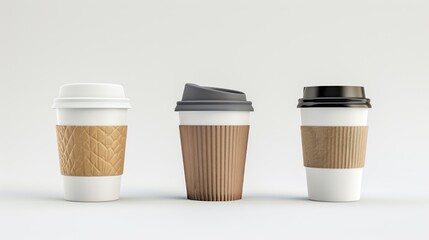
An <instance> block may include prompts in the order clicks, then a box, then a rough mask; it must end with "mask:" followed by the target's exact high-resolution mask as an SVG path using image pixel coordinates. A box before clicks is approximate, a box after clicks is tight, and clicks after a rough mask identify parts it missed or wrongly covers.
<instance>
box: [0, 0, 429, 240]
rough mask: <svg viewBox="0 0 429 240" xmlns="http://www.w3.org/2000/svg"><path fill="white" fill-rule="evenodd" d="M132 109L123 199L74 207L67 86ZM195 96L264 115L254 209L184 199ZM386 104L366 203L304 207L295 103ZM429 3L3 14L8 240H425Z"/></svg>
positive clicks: (62, 5) (372, 137)
mask: <svg viewBox="0 0 429 240" xmlns="http://www.w3.org/2000/svg"><path fill="white" fill-rule="evenodd" d="M73 82H111V83H119V84H122V85H124V87H125V91H126V94H127V96H128V97H129V98H131V99H132V105H133V109H132V110H131V111H130V114H129V139H128V142H127V153H126V163H125V174H124V176H123V183H122V193H121V196H122V198H121V199H120V200H119V201H115V202H109V203H73V202H66V201H64V200H63V199H62V197H63V195H62V194H63V189H62V178H61V175H60V172H59V161H58V154H57V147H56V136H55V123H56V122H55V112H54V110H52V109H51V108H50V107H51V105H52V100H53V98H54V97H56V96H57V94H58V89H59V87H60V85H61V84H64V83H73ZM186 82H193V83H198V84H201V85H208V86H216V87H224V88H232V89H237V90H242V91H244V92H246V94H247V96H248V99H249V100H251V101H253V102H254V107H255V112H254V113H253V114H252V127H251V132H250V140H249V148H248V158H247V165H246V175H245V183H244V184H245V185H244V199H243V200H241V201H235V202H227V203H210V202H196V201H189V200H186V199H185V184H184V176H183V166H182V160H181V150H180V143H179V134H178V133H179V132H178V126H177V125H178V116H177V113H175V112H174V111H173V109H174V107H175V102H176V101H177V100H179V99H180V98H181V94H182V91H183V86H184V84H185V83H186ZM320 84H347V85H349V84H352V85H362V86H365V88H366V92H367V96H368V97H370V98H371V100H372V102H373V109H372V110H371V112H370V116H369V126H370V132H369V133H370V134H369V142H368V151H367V164H366V168H365V172H364V180H363V188H362V200H361V201H360V202H355V203H319V202H311V201H308V200H306V194H307V193H306V182H305V170H304V167H303V166H302V156H301V143H300V133H299V125H300V122H299V110H298V109H297V108H296V104H297V99H298V98H299V97H300V96H301V94H302V88H303V87H304V86H308V85H320ZM428 91H429V2H427V1H425V0H421V1H417V0H415V1H413V0H403V1H401V0H392V1H387V0H386V1H381V0H366V1H347V0H346V1H344V0H341V1H340V0H338V1H333V0H325V1H317V0H299V1H298V0H295V1H287V0H282V1H249V0H246V1H244V0H243V1H236V0H228V1H224V0H217V1H201V0H200V1H198V0H195V1H189V0H183V1H162V0H154V1H106V0H104V1H101V0H100V1H93V0H85V1H54V0H52V1H40V0H27V1H23V0H16V1H12V0H0V98H1V99H0V109H1V117H0V128H1V129H0V130H1V131H0V239H37V238H40V239H78V238H79V239H156V238H160V239H161V238H163V239H173V238H174V239H233V238H234V239H245V238H248V239H286V238H287V239H300V238H303V239H310V237H313V238H318V239H346V238H347V239H364V237H365V239H427V238H428V237H429V234H428V232H427V220H428V215H429V188H428V184H429V175H428V174H427V173H428V168H429V161H428V149H427V148H428V140H427V139H428V138H427V136H428V133H429V124H428V123H429V114H428V111H429V103H428V101H427V99H428Z"/></svg>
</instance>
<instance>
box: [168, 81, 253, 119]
mask: <svg viewBox="0 0 429 240" xmlns="http://www.w3.org/2000/svg"><path fill="white" fill-rule="evenodd" d="M175 111H247V112H251V111H253V107H252V102H250V101H247V99H246V94H244V93H243V92H239V91H235V90H230V89H223V88H214V87H202V86H198V85H196V84H191V83H187V84H186V85H185V90H184V91H183V97H182V101H178V102H177V106H176V109H175Z"/></svg>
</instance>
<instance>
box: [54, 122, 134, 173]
mask: <svg viewBox="0 0 429 240" xmlns="http://www.w3.org/2000/svg"><path fill="white" fill-rule="evenodd" d="M126 138H127V126H60V125H57V140H58V151H59V156H60V165H61V174H62V175H65V176H116V175H122V173H123V170H124V157H125V143H126Z"/></svg>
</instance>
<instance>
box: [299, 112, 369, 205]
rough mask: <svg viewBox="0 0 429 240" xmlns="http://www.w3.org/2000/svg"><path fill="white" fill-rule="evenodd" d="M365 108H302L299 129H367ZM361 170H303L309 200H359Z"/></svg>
mask: <svg viewBox="0 0 429 240" xmlns="http://www.w3.org/2000/svg"><path fill="white" fill-rule="evenodd" d="M367 118H368V108H301V125H302V126H367ZM362 171H363V168H309V167H307V168H306V175H307V187H308V198H309V199H311V200H316V201H328V202H347V201H357V200H359V199H360V192H361V182H362Z"/></svg>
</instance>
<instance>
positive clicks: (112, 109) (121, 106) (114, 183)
mask: <svg viewBox="0 0 429 240" xmlns="http://www.w3.org/2000/svg"><path fill="white" fill-rule="evenodd" d="M53 108H55V109H56V112H57V125H61V126H126V125H127V120H126V116H127V111H128V109H129V108H130V104H129V99H127V98H125V94H124V90H123V87H122V86H121V85H117V84H102V83H99V84H97V83H82V84H81V83H79V84H66V85H63V86H62V87H61V89H60V93H59V97H58V98H57V99H55V101H54V106H53ZM63 178H64V198H65V199H66V200H69V201H88V202H92V201H112V200H116V199H118V198H119V193H120V183H121V175H116V176H63Z"/></svg>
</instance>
